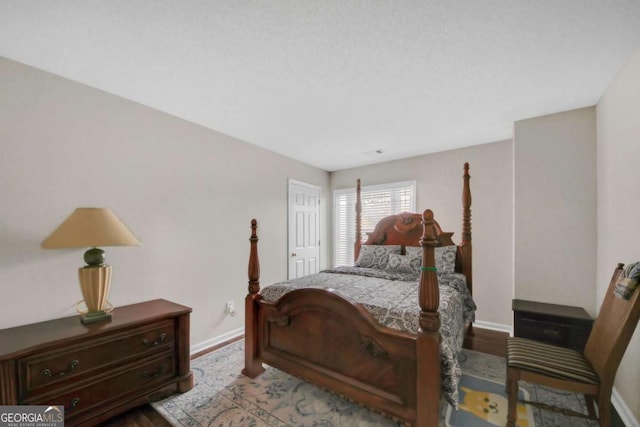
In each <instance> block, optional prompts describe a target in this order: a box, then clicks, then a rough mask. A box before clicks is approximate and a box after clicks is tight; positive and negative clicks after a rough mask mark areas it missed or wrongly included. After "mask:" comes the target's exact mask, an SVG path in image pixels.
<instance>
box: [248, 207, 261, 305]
mask: <svg viewBox="0 0 640 427" xmlns="http://www.w3.org/2000/svg"><path fill="white" fill-rule="evenodd" d="M257 229H258V221H256V220H255V219H252V220H251V237H250V238H249V241H250V242H251V253H250V254H249V293H250V294H257V293H258V292H260V260H259V259H258V234H257Z"/></svg>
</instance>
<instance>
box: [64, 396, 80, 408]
mask: <svg viewBox="0 0 640 427" xmlns="http://www.w3.org/2000/svg"><path fill="white" fill-rule="evenodd" d="M79 404H80V398H79V397H74V398H73V400H71V406H70V407H69V409H67V408H65V411H69V412H71V411H72V410H74V409H75V408H77V407H78V405H79Z"/></svg>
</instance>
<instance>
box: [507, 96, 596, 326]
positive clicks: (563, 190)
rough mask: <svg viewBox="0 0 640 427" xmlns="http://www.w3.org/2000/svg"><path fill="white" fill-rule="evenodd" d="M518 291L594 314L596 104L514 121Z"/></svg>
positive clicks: (521, 295) (522, 295) (519, 294)
mask: <svg viewBox="0 0 640 427" xmlns="http://www.w3.org/2000/svg"><path fill="white" fill-rule="evenodd" d="M513 141H514V143H513V153H514V156H513V170H514V295H515V297H516V298H521V299H526V300H533V301H543V302H550V303H556V304H566V305H573V306H579V307H584V308H585V309H586V310H587V311H588V312H589V313H590V314H592V315H593V314H595V292H594V289H595V275H596V268H595V261H596V235H595V229H596V203H597V201H596V198H597V194H596V129H595V108H593V107H590V108H582V109H579V110H573V111H567V112H563V113H558V114H552V115H548V116H544V117H536V118H533V119H528V120H522V121H518V122H516V123H515V126H514V138H513Z"/></svg>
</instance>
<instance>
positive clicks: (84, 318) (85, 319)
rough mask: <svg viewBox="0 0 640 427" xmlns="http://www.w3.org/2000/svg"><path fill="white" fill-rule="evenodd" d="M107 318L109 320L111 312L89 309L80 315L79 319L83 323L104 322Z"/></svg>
mask: <svg viewBox="0 0 640 427" xmlns="http://www.w3.org/2000/svg"><path fill="white" fill-rule="evenodd" d="M107 320H111V313H107V312H106V311H90V312H88V313H84V314H82V315H80V321H81V322H82V323H83V324H85V325H86V324H87V323H96V322H104V321H107Z"/></svg>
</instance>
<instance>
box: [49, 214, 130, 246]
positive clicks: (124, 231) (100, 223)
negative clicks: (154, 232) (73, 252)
mask: <svg viewBox="0 0 640 427" xmlns="http://www.w3.org/2000/svg"><path fill="white" fill-rule="evenodd" d="M140 245H142V243H140V240H138V238H137V237H136V236H134V235H133V233H132V232H131V231H130V230H129V229H128V228H127V226H126V225H124V224H123V223H122V221H120V219H119V218H118V217H117V216H116V215H115V214H114V213H113V212H112V211H111V209H106V208H77V209H76V210H75V211H73V213H72V214H71V215H70V216H69V217H68V218H67V219H66V220H65V221H64V222H63V223H62V224H61V225H60V226H59V227H58V228H57V229H56V230H55V231H54V232H53V233H51V235H49V237H47V238H46V239H45V240H44V241H43V242H42V247H43V248H45V249H59V248H86V247H97V246H140Z"/></svg>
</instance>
